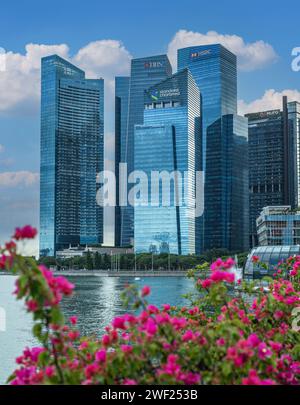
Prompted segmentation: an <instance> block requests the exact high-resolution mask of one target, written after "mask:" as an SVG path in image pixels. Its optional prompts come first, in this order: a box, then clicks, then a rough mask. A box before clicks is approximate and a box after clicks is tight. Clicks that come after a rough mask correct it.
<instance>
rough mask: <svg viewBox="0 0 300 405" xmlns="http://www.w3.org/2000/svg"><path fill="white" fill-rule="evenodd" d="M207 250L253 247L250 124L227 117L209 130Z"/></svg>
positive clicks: (206, 193) (206, 178) (207, 155)
mask: <svg viewBox="0 0 300 405" xmlns="http://www.w3.org/2000/svg"><path fill="white" fill-rule="evenodd" d="M206 158H207V163H206V177H205V193H204V195H205V218H204V227H205V243H204V248H205V249H206V250H207V249H214V248H226V249H228V250H229V251H232V252H238V251H240V252H242V251H246V250H248V247H249V225H248V224H249V171H248V120H247V119H246V118H244V117H240V116H237V115H234V114H229V115H224V116H223V117H222V118H221V119H219V120H218V121H216V122H215V123H213V124H212V125H210V126H209V127H208V128H207V151H206Z"/></svg>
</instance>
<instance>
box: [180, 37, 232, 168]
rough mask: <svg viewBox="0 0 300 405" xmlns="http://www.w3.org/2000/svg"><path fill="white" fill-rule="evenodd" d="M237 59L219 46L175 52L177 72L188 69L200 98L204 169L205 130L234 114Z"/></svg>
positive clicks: (204, 162) (204, 46)
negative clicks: (222, 118) (225, 116)
mask: <svg viewBox="0 0 300 405" xmlns="http://www.w3.org/2000/svg"><path fill="white" fill-rule="evenodd" d="M236 64H237V62H236V56H235V55H234V54H233V53H232V52H230V51H229V50H228V49H226V48H224V47H223V46H222V45H220V44H215V45H200V46H192V47H188V48H183V49H178V60H177V66H178V71H180V70H181V69H183V68H186V67H188V68H189V69H190V71H191V73H192V75H193V77H194V79H195V81H196V83H197V85H198V87H199V89H200V92H201V96H202V125H203V148H202V151H203V169H204V170H205V167H206V142H207V128H208V127H209V126H210V125H212V124H214V123H215V122H216V121H217V120H219V119H220V118H221V117H222V116H223V115H227V114H236V113H237V68H236Z"/></svg>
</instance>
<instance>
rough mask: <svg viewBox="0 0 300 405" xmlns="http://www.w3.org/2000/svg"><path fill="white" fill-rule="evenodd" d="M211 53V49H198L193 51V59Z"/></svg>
mask: <svg viewBox="0 0 300 405" xmlns="http://www.w3.org/2000/svg"><path fill="white" fill-rule="evenodd" d="M207 55H211V49H204V50H203V51H198V52H197V51H196V52H192V53H191V59H197V58H201V57H202V56H207Z"/></svg>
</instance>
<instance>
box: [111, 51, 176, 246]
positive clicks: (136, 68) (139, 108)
mask: <svg viewBox="0 0 300 405" xmlns="http://www.w3.org/2000/svg"><path fill="white" fill-rule="evenodd" d="M171 74H172V68H171V65H170V62H169V60H168V57H167V56H166V55H158V56H149V57H145V58H138V59H133V60H132V61H131V75H130V82H129V94H128V105H127V101H126V97H127V95H126V92H125V93H124V80H123V82H122V81H121V80H120V79H119V78H116V97H120V98H121V99H122V100H123V103H122V102H121V105H120V108H121V110H120V114H121V116H123V117H125V115H124V114H126V113H127V118H124V122H126V124H125V125H126V129H125V125H123V126H122V127H121V131H120V132H119V146H118V147H119V148H120V151H121V153H120V159H121V160H120V161H119V162H116V171H117V176H118V167H119V163H120V162H121V163H127V170H128V173H129V174H130V173H131V172H132V171H133V170H134V142H133V138H134V126H135V125H136V124H143V119H144V91H145V90H147V89H148V88H149V87H151V86H153V85H155V84H156V83H158V82H160V81H161V80H163V79H165V78H167V77H169V76H170V75H171ZM125 86H126V84H125ZM121 87H123V90H121ZM120 94H121V95H120ZM123 109H125V113H124V111H123ZM126 110H127V111H126ZM119 181H120V182H121V181H122V180H121V179H119V180H118V181H117V183H118V182H119ZM123 198H124V196H123ZM117 204H118V201H117ZM116 212H117V213H118V208H117V211H116ZM133 215H134V212H133V208H132V207H130V206H122V207H120V209H119V218H120V219H119V221H117V225H118V223H119V229H116V233H119V234H120V245H121V246H128V245H131V244H133V237H134V226H133Z"/></svg>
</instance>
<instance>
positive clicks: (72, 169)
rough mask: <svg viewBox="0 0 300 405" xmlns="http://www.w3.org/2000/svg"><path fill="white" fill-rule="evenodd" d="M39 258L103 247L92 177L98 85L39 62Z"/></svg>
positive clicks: (61, 63) (100, 162) (99, 121)
mask: <svg viewBox="0 0 300 405" xmlns="http://www.w3.org/2000/svg"><path fill="white" fill-rule="evenodd" d="M41 93H42V97H41V176H40V255H41V256H55V254H56V251H57V250H59V249H62V248H65V247H68V246H69V245H70V244H75V245H76V244H83V245H84V244H96V243H102V241H103V209H102V208H101V207H100V206H99V205H98V204H97V202H96V194H97V189H98V187H99V185H98V184H97V183H96V174H97V173H99V172H100V171H102V170H103V168H104V82H103V79H86V78H85V73H84V71H82V70H81V69H79V68H77V67H76V66H74V65H72V64H71V63H69V62H68V61H66V60H64V59H62V58H61V57H59V56H57V55H52V56H47V57H45V58H42V81H41Z"/></svg>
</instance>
